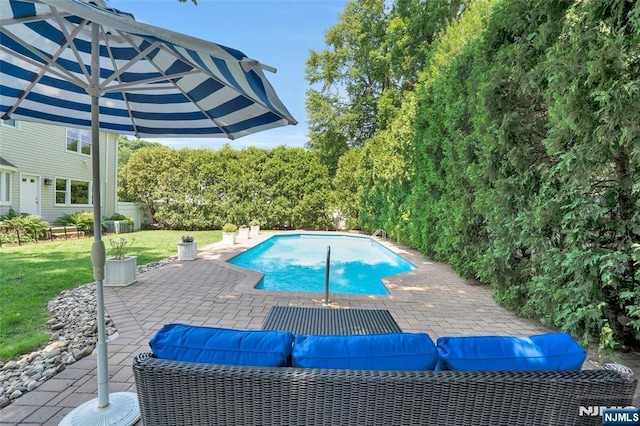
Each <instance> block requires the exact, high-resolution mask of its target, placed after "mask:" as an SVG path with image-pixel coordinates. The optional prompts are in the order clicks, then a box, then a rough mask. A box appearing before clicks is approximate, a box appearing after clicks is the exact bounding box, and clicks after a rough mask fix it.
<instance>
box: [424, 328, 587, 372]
mask: <svg viewBox="0 0 640 426" xmlns="http://www.w3.org/2000/svg"><path fill="white" fill-rule="evenodd" d="M437 346H438V353H439V355H440V360H439V362H438V366H437V367H436V369H437V370H485V371H489V370H494V371H496V370H552V371H559V370H580V368H581V367H582V363H583V362H584V360H585V358H586V356H587V354H586V352H585V350H584V349H583V348H582V346H580V345H579V344H578V342H576V341H575V340H574V339H573V338H572V337H571V336H570V335H568V334H567V333H549V334H540V335H535V336H530V337H511V336H468V337H440V338H438V340H437Z"/></svg>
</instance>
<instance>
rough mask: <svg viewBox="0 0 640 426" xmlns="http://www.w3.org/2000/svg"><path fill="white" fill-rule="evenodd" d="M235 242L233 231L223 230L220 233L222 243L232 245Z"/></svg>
mask: <svg viewBox="0 0 640 426" xmlns="http://www.w3.org/2000/svg"><path fill="white" fill-rule="evenodd" d="M235 243H236V233H235V232H223V233H222V244H228V245H233V244H235Z"/></svg>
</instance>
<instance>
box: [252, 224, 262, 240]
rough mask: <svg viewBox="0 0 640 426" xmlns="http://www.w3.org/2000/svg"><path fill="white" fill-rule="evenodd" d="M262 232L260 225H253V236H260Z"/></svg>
mask: <svg viewBox="0 0 640 426" xmlns="http://www.w3.org/2000/svg"><path fill="white" fill-rule="evenodd" d="M258 234H260V225H251V238H258Z"/></svg>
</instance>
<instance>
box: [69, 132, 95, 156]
mask: <svg viewBox="0 0 640 426" xmlns="http://www.w3.org/2000/svg"><path fill="white" fill-rule="evenodd" d="M67 151H70V152H77V153H78V154H84V155H91V131H89V130H81V129H72V128H67Z"/></svg>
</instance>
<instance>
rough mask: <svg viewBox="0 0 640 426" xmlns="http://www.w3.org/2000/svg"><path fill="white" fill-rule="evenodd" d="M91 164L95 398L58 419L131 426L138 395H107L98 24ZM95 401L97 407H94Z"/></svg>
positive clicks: (93, 26)
mask: <svg viewBox="0 0 640 426" xmlns="http://www.w3.org/2000/svg"><path fill="white" fill-rule="evenodd" d="M91 33H92V37H91V86H90V88H88V89H87V92H88V93H89V95H90V96H91V166H92V175H93V176H92V179H93V186H92V190H93V238H94V241H93V244H92V245H91V263H92V264H93V278H94V279H95V281H96V304H97V306H96V321H97V323H98V343H97V345H96V357H97V364H98V368H97V376H98V398H97V399H92V400H91V401H87V402H85V403H84V404H82V405H80V406H79V407H77V408H75V409H74V410H73V411H71V412H70V413H69V414H67V415H66V416H65V417H64V418H63V419H62V421H61V422H60V425H61V426H67V425H79V426H80V425H81V426H85V425H89V424H100V425H118V426H119V425H124V426H131V425H133V424H135V423H136V422H137V421H138V420H139V419H140V406H139V405H138V396H137V395H136V394H135V393H132V392H117V393H114V394H112V395H109V355H108V351H107V333H106V326H105V311H104V266H105V263H106V250H105V246H104V241H102V212H101V208H100V205H101V198H100V74H99V73H100V53H99V26H98V24H96V23H92V24H91ZM96 404H97V407H96Z"/></svg>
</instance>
